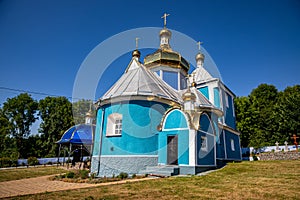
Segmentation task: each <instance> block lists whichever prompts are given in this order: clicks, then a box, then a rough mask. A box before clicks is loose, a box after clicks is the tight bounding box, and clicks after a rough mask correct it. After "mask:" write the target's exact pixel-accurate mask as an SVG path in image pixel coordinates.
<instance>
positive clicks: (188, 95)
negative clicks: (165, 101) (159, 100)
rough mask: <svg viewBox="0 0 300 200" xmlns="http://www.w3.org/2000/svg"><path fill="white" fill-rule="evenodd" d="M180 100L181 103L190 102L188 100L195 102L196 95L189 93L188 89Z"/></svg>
mask: <svg viewBox="0 0 300 200" xmlns="http://www.w3.org/2000/svg"><path fill="white" fill-rule="evenodd" d="M182 99H183V101H190V100H193V101H195V100H196V95H195V94H194V93H192V92H191V91H190V89H188V90H187V91H186V92H185V93H184V94H183V95H182Z"/></svg>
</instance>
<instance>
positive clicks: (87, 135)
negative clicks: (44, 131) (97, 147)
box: [56, 124, 95, 145]
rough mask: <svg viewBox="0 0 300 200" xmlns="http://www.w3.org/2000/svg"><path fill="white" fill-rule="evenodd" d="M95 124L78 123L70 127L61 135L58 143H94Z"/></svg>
mask: <svg viewBox="0 0 300 200" xmlns="http://www.w3.org/2000/svg"><path fill="white" fill-rule="evenodd" d="M94 132H95V125H90V124H78V125H75V126H72V127H71V128H69V129H68V130H67V131H66V132H65V133H64V134H63V136H62V137H61V139H60V140H59V141H57V142H56V143H58V144H69V143H71V144H78V145H91V144H92V143H93V133H94Z"/></svg>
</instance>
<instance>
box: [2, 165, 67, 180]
mask: <svg viewBox="0 0 300 200" xmlns="http://www.w3.org/2000/svg"><path fill="white" fill-rule="evenodd" d="M64 172H67V171H66V170H64V169H62V168H57V167H54V166H53V167H34V168H17V169H5V170H0V182H3V181H11V180H19V179H23V178H34V177H38V176H45V175H52V174H59V173H64Z"/></svg>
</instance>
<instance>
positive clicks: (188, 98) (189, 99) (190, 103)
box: [182, 88, 197, 111]
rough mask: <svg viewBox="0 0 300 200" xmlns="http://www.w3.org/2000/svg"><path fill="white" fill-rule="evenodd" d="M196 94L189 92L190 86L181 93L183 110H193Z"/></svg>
mask: <svg viewBox="0 0 300 200" xmlns="http://www.w3.org/2000/svg"><path fill="white" fill-rule="evenodd" d="M196 98H197V97H196V95H195V94H194V93H193V92H191V90H190V88H188V89H187V90H186V91H185V92H184V93H183V95H182V99H183V102H184V110H185V111H194V110H195V101H196Z"/></svg>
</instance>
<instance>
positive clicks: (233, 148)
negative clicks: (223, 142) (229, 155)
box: [230, 139, 235, 151]
mask: <svg viewBox="0 0 300 200" xmlns="http://www.w3.org/2000/svg"><path fill="white" fill-rule="evenodd" d="M230 145H231V151H235V147H234V139H230Z"/></svg>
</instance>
